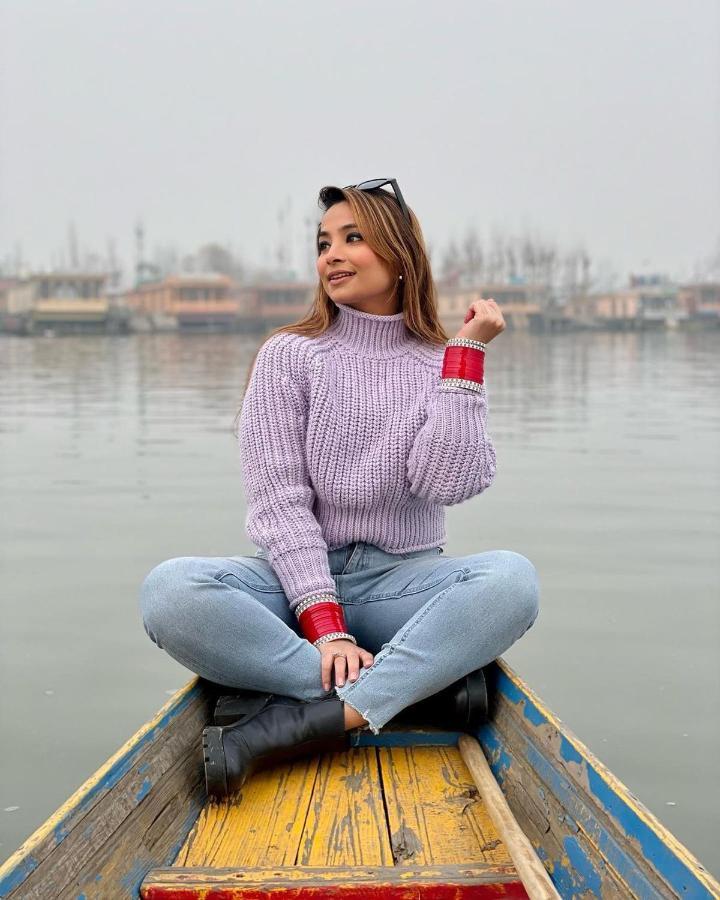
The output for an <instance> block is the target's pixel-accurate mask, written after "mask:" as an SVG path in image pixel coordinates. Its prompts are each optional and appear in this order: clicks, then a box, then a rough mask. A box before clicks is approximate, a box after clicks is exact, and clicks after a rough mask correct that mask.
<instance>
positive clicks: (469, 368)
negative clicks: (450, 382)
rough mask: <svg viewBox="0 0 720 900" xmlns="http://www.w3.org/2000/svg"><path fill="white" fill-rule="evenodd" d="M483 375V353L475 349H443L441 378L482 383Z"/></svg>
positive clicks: (453, 347)
mask: <svg viewBox="0 0 720 900" xmlns="http://www.w3.org/2000/svg"><path fill="white" fill-rule="evenodd" d="M484 374H485V352H484V351H483V350H478V349H477V348H476V347H459V346H455V345H451V346H449V347H446V348H445V356H444V357H443V367H442V377H443V378H463V379H465V380H467V381H476V382H478V384H482V383H483V377H484Z"/></svg>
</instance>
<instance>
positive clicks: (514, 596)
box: [500, 550, 540, 633]
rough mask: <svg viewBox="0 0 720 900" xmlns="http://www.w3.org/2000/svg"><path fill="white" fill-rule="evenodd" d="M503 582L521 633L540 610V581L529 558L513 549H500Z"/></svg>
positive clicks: (533, 620) (531, 622)
mask: <svg viewBox="0 0 720 900" xmlns="http://www.w3.org/2000/svg"><path fill="white" fill-rule="evenodd" d="M500 553H501V554H502V558H503V569H504V573H505V583H506V585H507V589H508V595H509V597H510V600H511V603H512V607H513V610H514V613H515V615H516V617H517V620H518V624H519V625H520V626H521V627H522V631H523V633H524V632H525V631H527V630H528V628H530V626H531V625H532V624H533V623H534V622H535V619H537V616H538V612H539V610H540V583H539V580H538V574H537V569H536V568H535V566H534V565H533V564H532V563H531V562H530V560H529V559H528V558H527V557H526V556H523V555H522V554H521V553H515V551H513V550H501V551H500Z"/></svg>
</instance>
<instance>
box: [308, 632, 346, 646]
mask: <svg viewBox="0 0 720 900" xmlns="http://www.w3.org/2000/svg"><path fill="white" fill-rule="evenodd" d="M330 641H352V642H353V644H355V645H357V641H356V640H355V638H354V637H353V636H352V635H351V634H346V632H344V631H331V632H330V634H324V635H323V636H322V637H319V638H318V639H317V640H316V641H313V647H319V646H320V645H321V644H327V643H329V642H330Z"/></svg>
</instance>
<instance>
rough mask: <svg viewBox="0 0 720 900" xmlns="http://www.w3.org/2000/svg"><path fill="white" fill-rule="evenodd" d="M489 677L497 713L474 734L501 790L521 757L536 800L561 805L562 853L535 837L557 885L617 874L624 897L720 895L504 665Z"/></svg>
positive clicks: (697, 865)
mask: <svg viewBox="0 0 720 900" xmlns="http://www.w3.org/2000/svg"><path fill="white" fill-rule="evenodd" d="M489 680H490V685H489V686H490V688H491V691H492V693H493V694H494V696H495V707H496V708H495V711H494V714H493V717H492V721H491V723H490V724H489V725H487V726H485V727H484V728H483V729H481V730H480V732H479V735H478V736H479V738H480V742H481V744H482V745H483V749H484V750H485V755H486V756H487V757H488V759H489V760H490V762H491V766H492V768H493V771H494V774H495V776H496V778H497V779H498V781H499V782H500V783H501V786H503V790H504V791H505V786H504V781H505V780H507V781H508V782H512V781H513V780H514V777H509V778H508V779H505V778H504V775H505V773H508V775H510V773H509V769H510V768H512V767H513V765H515V764H516V763H517V761H518V760H522V761H523V762H524V763H525V767H526V769H527V770H530V771H533V772H535V773H536V777H535V784H533V789H532V791H533V796H534V797H535V798H536V799H537V798H538V797H539V799H540V801H541V802H543V801H544V799H547V800H548V802H549V803H552V801H553V800H554V802H555V803H556V804H557V805H558V806H559V807H560V817H559V819H557V818H556V817H554V822H553V824H555V823H557V824H558V825H559V831H560V832H561V833H560V834H558V835H557V837H559V838H560V840H561V846H562V847H563V849H564V852H563V853H561V854H560V855H559V856H558V855H557V854H556V853H555V852H554V848H553V847H552V845H551V844H550V845H549V846H547V847H546V846H545V844H544V843H543V841H542V835H540V836H539V840H540V844H539V846H540V847H541V848H542V849H543V851H544V852H546V854H547V860H548V861H549V865H552V866H554V867H555V868H554V873H553V879H554V881H555V883H556V884H558V883H559V881H558V877H559V878H561V879H564V880H565V881H567V883H568V884H572V883H573V882H574V881H576V880H577V878H576V875H577V873H578V871H580V872H582V871H583V870H585V871H586V874H587V878H586V881H588V882H590V881H595V882H596V883H598V884H599V883H600V882H598V881H597V879H596V878H595V875H594V873H593V869H595V870H596V871H605V870H607V871H611V872H613V873H616V875H617V878H618V879H620V880H621V882H622V883H623V884H624V887H623V890H624V892H625V893H624V896H625V897H632V896H640V897H644V896H658V897H665V896H667V897H675V896H678V895H682V896H688V897H689V896H697V897H703V898H705V897H706V898H711V897H720V884H719V883H718V882H717V880H716V879H714V878H713V876H712V875H711V874H710V873H709V872H708V871H707V870H706V869H705V868H704V866H703V865H702V864H701V863H700V862H699V861H698V860H697V859H696V858H695V857H694V856H693V854H692V853H690V851H689V850H688V849H687V848H686V847H684V846H683V845H682V844H681V843H680V841H678V839H677V838H676V837H675V836H674V835H673V834H671V833H670V832H669V831H668V830H667V828H665V827H664V826H663V825H662V823H660V822H659V821H658V819H657V818H656V817H655V816H654V815H653V814H652V813H651V812H650V811H649V810H648V809H647V808H646V807H645V806H644V805H643V804H642V803H641V802H640V801H639V800H638V799H637V798H636V797H634V796H633V795H632V794H631V793H630V791H629V790H628V789H627V787H626V786H625V785H624V784H623V783H622V782H621V781H620V780H619V779H618V778H617V777H616V776H615V775H613V773H612V772H610V771H609V770H608V769H607V768H606V767H605V766H604V765H603V764H602V763H601V762H600V761H599V760H598V759H597V757H595V756H594V754H593V753H592V752H591V751H590V750H589V749H588V748H587V747H586V746H585V745H584V744H583V743H582V742H581V741H580V740H579V739H578V738H577V737H576V736H575V735H574V734H573V733H572V732H571V731H570V730H569V729H568V728H567V727H566V726H565V725H564V723H562V722H561V721H560V720H559V719H558V718H557V716H555V715H554V714H553V713H552V712H551V711H550V710H549V709H548V708H547V707H546V706H545V705H544V703H543V702H542V701H541V700H540V698H539V697H537V695H536V694H535V693H534V692H533V691H532V690H530V688H529V687H528V686H527V685H526V684H525V683H524V682H523V681H522V680H521V679H520V678H519V677H518V676H517V675H516V673H515V672H513V670H512V669H511V668H510V667H509V666H508V665H507V664H506V663H505V662H504V661H503V660H500V661H499V664H498V665H496V666H494V667H492V669H491V670H490V671H489ZM510 742H512V753H510V754H508V753H506V752H505V748H506V745H508V744H509V743H510ZM536 791H537V792H540V793H536ZM505 792H506V794H507V793H508V792H507V791H505ZM508 800H510V797H509V796H508ZM511 808H513V812H514V813H515V815H516V817H517V818H518V821H521V818H520V814H519V812H518V810H517V809H515V808H514V807H513V805H512V803H511ZM521 824H522V821H521ZM523 827H524V825H523ZM549 834H550V832H548V835H549ZM547 867H548V866H546V868H547ZM555 872H556V873H557V876H558V877H556V874H555ZM561 893H563V891H562V890H561Z"/></svg>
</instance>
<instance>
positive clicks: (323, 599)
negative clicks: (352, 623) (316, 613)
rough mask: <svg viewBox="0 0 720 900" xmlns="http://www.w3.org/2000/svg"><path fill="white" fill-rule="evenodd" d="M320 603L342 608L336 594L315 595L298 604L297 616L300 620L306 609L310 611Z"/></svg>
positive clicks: (296, 608)
mask: <svg viewBox="0 0 720 900" xmlns="http://www.w3.org/2000/svg"><path fill="white" fill-rule="evenodd" d="M318 603H335V604H336V605H337V606H340V604H339V603H338V600H337V597H335V595H334V594H313V595H312V596H310V597H306V598H305V599H304V600H301V601H300V602H299V603H298V605H297V606H296V607H295V615H296V616H297V618H298V619H299V618H300V616H301V615H302V614H303V613H304V612H305V610H306V609H310V607H311V606H315V605H316V604H318Z"/></svg>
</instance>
